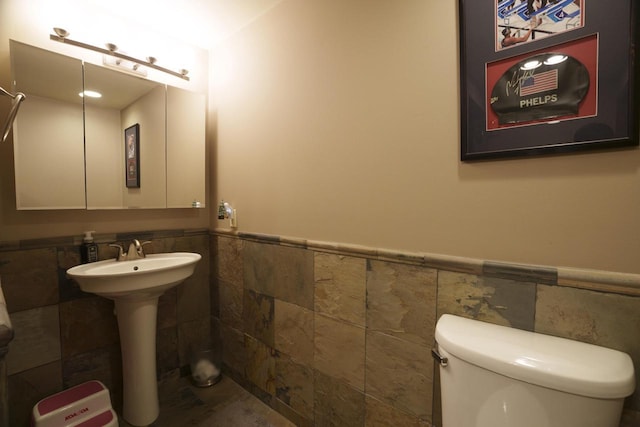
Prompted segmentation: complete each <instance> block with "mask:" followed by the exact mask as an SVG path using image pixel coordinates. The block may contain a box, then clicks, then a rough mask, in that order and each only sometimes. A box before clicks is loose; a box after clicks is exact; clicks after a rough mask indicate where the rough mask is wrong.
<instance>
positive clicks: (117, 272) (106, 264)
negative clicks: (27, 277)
mask: <svg viewBox="0 0 640 427" xmlns="http://www.w3.org/2000/svg"><path fill="white" fill-rule="evenodd" d="M201 258H202V256H201V255H200V254H197V253H190V252H173V253H167V254H151V255H147V256H146V257H144V258H140V259H135V260H127V261H116V260H114V259H110V260H104V261H98V262H91V263H88V264H81V265H77V266H75V267H71V268H70V269H69V270H67V275H68V276H69V277H71V278H73V279H74V280H75V281H76V282H78V284H79V285H80V289H82V290H83V291H85V292H91V293H94V294H96V295H100V296H102V297H104V298H109V299H111V300H114V301H115V305H116V316H117V317H118V329H119V331H120V348H121V351H122V374H123V378H122V384H123V386H124V387H123V388H124V390H123V391H124V393H123V401H124V402H123V414H122V416H123V418H124V419H125V420H126V421H127V422H128V423H129V424H132V425H134V426H147V425H149V424H151V423H152V422H154V421H155V419H156V418H158V414H159V412H160V410H159V406H158V381H157V380H156V321H157V317H158V298H159V297H160V295H162V294H163V293H164V292H165V291H166V290H167V289H170V288H173V287H174V286H178V285H179V284H180V283H182V282H183V281H184V280H185V279H186V278H188V277H190V276H191V275H192V274H193V272H194V271H195V268H196V264H197V263H198V261H200V259H201Z"/></svg>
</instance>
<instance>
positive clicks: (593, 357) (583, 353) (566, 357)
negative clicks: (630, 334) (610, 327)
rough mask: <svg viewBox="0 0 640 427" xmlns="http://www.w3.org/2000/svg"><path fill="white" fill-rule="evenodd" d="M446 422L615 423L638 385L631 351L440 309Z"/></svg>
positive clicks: (479, 425)
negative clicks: (501, 324)
mask: <svg viewBox="0 0 640 427" xmlns="http://www.w3.org/2000/svg"><path fill="white" fill-rule="evenodd" d="M436 344H437V346H436V348H435V349H434V351H433V353H434V357H435V358H436V359H437V360H438V361H439V362H440V363H439V367H440V368H439V370H440V384H441V386H440V391H441V395H442V422H443V427H618V425H619V423H620V416H621V413H622V406H623V403H624V398H625V397H626V396H629V395H631V394H632V393H633V391H634V389H635V376H634V369H633V363H632V361H631V358H630V357H629V355H627V354H626V353H623V352H620V351H617V350H612V349H608V348H604V347H599V346H595V345H591V344H586V343H582V342H577V341H572V340H568V339H564V338H558V337H553V336H549V335H543V334H538V333H534V332H527V331H522V330H518V329H514V328H508V327H504V326H498V325H493V324H489V323H485V322H480V321H476V320H470V319H465V318H462V317H458V316H453V315H449V314H445V315H443V316H442V317H441V318H440V319H439V320H438V323H437V325H436Z"/></svg>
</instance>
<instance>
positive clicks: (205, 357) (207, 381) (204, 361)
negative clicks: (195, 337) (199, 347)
mask: <svg viewBox="0 0 640 427" xmlns="http://www.w3.org/2000/svg"><path fill="white" fill-rule="evenodd" d="M221 379H222V372H220V366H219V364H217V363H216V362H215V357H214V354H213V351H212V350H203V351H197V352H195V353H193V355H192V356H191V380H192V381H193V384H194V385H195V386H197V387H209V386H212V385H214V384H216V383H217V382H218V381H220V380H221Z"/></svg>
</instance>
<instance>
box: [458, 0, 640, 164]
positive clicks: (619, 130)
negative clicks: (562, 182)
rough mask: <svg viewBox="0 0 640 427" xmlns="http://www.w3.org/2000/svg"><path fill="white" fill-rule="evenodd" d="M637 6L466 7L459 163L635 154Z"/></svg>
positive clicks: (625, 2) (620, 0) (467, 3)
mask: <svg viewBox="0 0 640 427" xmlns="http://www.w3.org/2000/svg"><path fill="white" fill-rule="evenodd" d="M637 3H638V2H637V0H609V1H598V0H537V1H532V0H492V1H489V0H484V1H478V0H459V19H460V21H459V25H460V97H461V99H460V105H461V116H460V119H461V141H460V147H461V152H460V158H461V160H462V161H471V160H482V159H495V158H504V157H516V156H532V155H543V154H555V153H566V152H572V151H578V150H589V149H601V148H614V147H627V146H634V145H638V138H639V135H638V129H639V126H638V122H639V120H638V104H639V102H638V88H639V86H640V77H639V76H638V74H639V70H638V69H637V58H636V49H637V46H638V39H639V37H638V28H637V27H638V20H639V16H640V14H639V12H638V10H639V9H640V7H639V6H638V5H637ZM531 4H533V12H531V9H530V8H529V5H531ZM543 4H544V6H543ZM536 7H539V9H536ZM505 8H510V9H505ZM576 11H577V12H576ZM556 13H557V15H556ZM570 15H571V16H570ZM567 17H569V18H570V19H573V22H568V21H567V22H564V23H563V24H564V26H563V27H562V28H564V29H560V28H561V27H558V26H556V24H557V22H556V20H558V21H563V20H566V19H567ZM576 17H577V19H576ZM538 19H540V20H541V21H538ZM527 20H528V22H527ZM527 23H528V25H527ZM531 27H533V29H531ZM545 27H546V28H549V29H551V30H545ZM556 28H559V29H558V30H557V31H555V29H556ZM529 29H531V31H530V32H529ZM527 33H529V34H527ZM507 34H509V35H511V36H512V38H513V37H520V38H521V39H520V40H519V41H518V40H517V39H514V40H516V41H518V42H517V43H515V44H512V45H509V43H507V42H512V41H514V40H506V37H507ZM527 35H528V37H527V38H526V39H525V36H527ZM536 35H537V37H536ZM503 40H504V41H503ZM553 55H557V57H559V58H561V57H563V56H564V57H565V58H567V57H568V58H569V60H565V61H564V62H563V64H562V65H555V66H554V65H547V64H546V61H547V59H550V57H551V56H553ZM574 57H577V58H574ZM528 61H531V62H532V63H534V62H533V61H537V62H535V64H536V65H537V64H538V63H541V64H542V66H538V67H539V68H538V69H537V70H534V71H531V70H527V71H526V72H525V71H522V69H521V66H524V64H525V63H526V62H528ZM585 63H586V65H585ZM581 65H582V67H581ZM554 69H555V71H553V70H554ZM576 70H579V71H576ZM585 70H586V72H587V74H586V75H585V74H584V72H585ZM545 71H550V72H549V73H545ZM594 72H595V75H594ZM576 73H577V74H576ZM545 76H547V77H548V78H549V79H555V88H554V87H553V86H549V87H546V86H545V85H544V84H543V81H544V78H545ZM576 76H577V77H576ZM549 81H550V83H547V84H549V85H553V82H551V80H549ZM531 82H534V83H531ZM525 86H529V87H530V86H534V87H535V89H534V91H536V90H537V91H538V92H534V93H533V94H531V92H530V91H531V89H528V90H527V94H528V95H527V97H525V95H522V96H520V93H525V90H522V91H521V90H520V89H521V87H522V88H524V87H525ZM585 86H586V90H585ZM545 89H546V90H545ZM553 100H555V102H552V101H553ZM558 100H559V101H558ZM544 101H547V103H543V102H544ZM523 102H524V104H523ZM522 105H524V107H522ZM587 107H588V108H587Z"/></svg>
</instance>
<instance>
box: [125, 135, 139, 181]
mask: <svg viewBox="0 0 640 427" xmlns="http://www.w3.org/2000/svg"><path fill="white" fill-rule="evenodd" d="M124 170H125V172H124V174H125V183H126V186H127V188H140V125H139V124H138V123H136V124H135V125H133V126H130V127H128V128H126V129H125V130H124Z"/></svg>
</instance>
